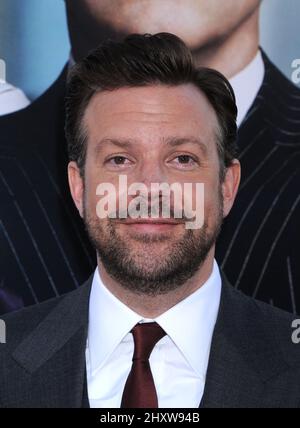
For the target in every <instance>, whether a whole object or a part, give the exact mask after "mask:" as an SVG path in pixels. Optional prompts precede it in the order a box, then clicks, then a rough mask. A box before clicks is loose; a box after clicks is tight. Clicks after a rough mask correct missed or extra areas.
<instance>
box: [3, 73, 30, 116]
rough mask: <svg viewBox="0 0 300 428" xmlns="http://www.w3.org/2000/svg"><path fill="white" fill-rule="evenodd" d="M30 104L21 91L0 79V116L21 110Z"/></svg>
mask: <svg viewBox="0 0 300 428" xmlns="http://www.w3.org/2000/svg"><path fill="white" fill-rule="evenodd" d="M29 104H30V101H29V99H28V98H27V97H26V95H25V94H24V92H23V91H21V89H19V88H15V87H14V86H12V85H10V84H9V83H7V82H5V81H4V80H1V79H0V116H2V115H4V114H9V113H13V112H14V111H17V110H21V109H22V108H25V107H27V106H28V105H29Z"/></svg>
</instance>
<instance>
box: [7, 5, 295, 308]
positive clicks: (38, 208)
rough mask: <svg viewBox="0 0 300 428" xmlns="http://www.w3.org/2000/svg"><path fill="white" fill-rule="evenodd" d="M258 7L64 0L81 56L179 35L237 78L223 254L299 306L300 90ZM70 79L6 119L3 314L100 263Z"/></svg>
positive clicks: (263, 291) (72, 282)
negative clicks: (85, 213)
mask: <svg viewBox="0 0 300 428" xmlns="http://www.w3.org/2000/svg"><path fill="white" fill-rule="evenodd" d="M259 4H260V1H259V0H239V2H237V1H236V0H229V1H226V2H222V6H220V1H219V0H210V1H209V2H208V1H204V0H189V1H186V0H182V1H176V2H174V1H173V0H164V1H163V2H161V1H160V0H151V1H149V0H146V1H141V0H138V1H137V0H135V1H128V0H122V1H119V0H118V1H113V0H101V1H100V0H98V1H95V0H81V1H76V2H74V1H69V0H67V1H66V6H67V15H68V25H69V31H70V39H71V44H72V56H73V59H72V61H73V60H75V61H78V60H79V59H80V58H82V57H83V56H85V55H86V54H87V52H88V51H89V50H90V49H92V48H93V47H95V46H96V45H97V44H98V43H99V42H101V41H102V40H104V39H106V38H107V37H110V38H113V39H117V40H119V39H121V38H122V37H123V36H124V35H125V34H128V33H132V32H140V33H145V32H150V33H153V32H157V31H170V32H172V33H175V34H178V35H179V36H181V37H182V39H183V40H184V41H185V42H186V43H187V44H188V46H189V47H190V48H191V49H192V52H193V55H194V58H195V60H196V62H197V64H198V65H205V66H209V67H213V68H216V69H218V70H219V71H221V72H222V73H223V74H225V75H226V76H227V77H228V78H230V81H231V83H232V86H233V88H234V90H235V94H236V99H237V105H238V111H239V114H238V125H239V134H238V147H239V151H240V158H241V161H242V164H243V175H242V182H241V186H240V190H239V194H238V197H237V201H236V204H235V205H234V207H233V211H232V215H231V216H230V217H229V218H228V219H226V221H225V223H224V225H223V228H222V232H221V235H220V237H219V240H218V248H217V259H218V261H219V263H220V264H221V266H222V268H223V269H224V271H225V273H226V274H227V276H228V278H229V279H230V281H231V282H232V284H233V285H235V286H236V287H237V288H241V289H242V290H243V291H245V292H246V293H247V294H249V295H253V296H256V297H257V298H259V299H261V300H265V301H267V302H269V303H272V304H274V305H276V306H279V307H281V308H284V309H287V310H289V311H291V312H299V306H300V292H299V289H298V287H297V286H296V285H297V284H298V283H299V282H300V272H299V266H300V263H299V262H298V257H299V256H298V235H297V231H298V230H299V218H300V213H299V190H298V189H299V165H300V162H299V160H300V159H299V156H300V152H299V140H300V138H299V135H300V128H299V120H298V111H299V109H300V101H299V99H300V96H299V90H298V89H297V88H296V87H293V86H292V84H290V83H289V82H288V80H287V79H286V78H285V77H283V75H282V74H281V73H279V71H278V70H277V69H276V68H275V67H274V65H273V64H271V62H270V61H269V60H268V58H267V57H266V55H265V54H264V53H262V52H261V51H260V50H259V46H258V43H259V42H258V41H259V35H258V15H259ZM72 61H71V62H72ZM66 76H67V67H66V68H65V69H64V71H63V72H62V74H61V76H60V77H59V79H58V80H57V82H56V83H55V84H54V85H53V86H52V87H51V88H50V89H49V91H47V92H46V93H45V94H44V95H43V96H42V97H41V98H40V99H39V100H37V101H36V102H34V103H33V104H32V106H30V107H29V108H28V109H26V110H24V111H23V112H21V113H17V114H15V115H10V116H7V117H6V118H3V119H0V132H1V143H0V150H1V155H0V171H1V172H2V175H3V177H5V178H1V181H0V183H1V184H0V186H1V188H0V189H1V195H2V200H1V202H2V203H1V206H0V219H1V223H0V225H1V235H0V236H1V237H0V245H1V249H2V254H3V256H1V261H0V284H2V287H1V288H0V300H1V305H2V306H1V305H0V312H1V311H2V312H5V311H9V310H12V309H15V308H16V307H19V306H20V305H22V304H24V305H29V304H32V303H35V302H39V301H42V300H45V299H46V298H49V297H51V296H55V295H59V294H61V293H63V292H65V291H68V290H70V289H72V288H75V287H76V286H77V285H78V284H80V283H81V282H82V281H83V280H85V279H86V278H87V277H88V275H89V274H90V273H91V271H92V269H93V267H94V259H93V257H92V253H91V251H90V248H89V244H88V242H87V238H86V237H85V235H84V233H83V231H82V225H81V223H80V221H79V218H78V217H76V216H75V211H74V207H73V204H72V201H71V198H69V196H68V190H67V177H66V173H65V171H66V165H67V154H66V142H65V139H64V134H63V123H64V111H63V98H64V93H65V81H66ZM20 165H21V166H22V169H21V167H20ZM1 177H2V176H1ZM25 177H26V178H25ZM45 212H46V213H47V216H46V215H45ZM24 248H26V251H24ZM275 282H276V286H274V284H275ZM21 299H22V300H21Z"/></svg>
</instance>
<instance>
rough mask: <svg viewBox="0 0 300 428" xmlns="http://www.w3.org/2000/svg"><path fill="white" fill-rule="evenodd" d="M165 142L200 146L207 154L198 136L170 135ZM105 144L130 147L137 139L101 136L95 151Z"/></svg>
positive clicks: (175, 144)
mask: <svg viewBox="0 0 300 428" xmlns="http://www.w3.org/2000/svg"><path fill="white" fill-rule="evenodd" d="M164 142H165V144H167V145H169V146H171V147H177V146H180V145H182V144H188V143H189V144H194V145H196V146H198V147H199V148H200V150H201V151H202V152H203V154H204V155H205V156H206V155H207V151H208V148H207V145H206V144H205V143H204V142H203V141H201V139H199V138H195V137H170V138H165V139H164ZM105 144H113V145H114V146H117V147H120V148H122V149H130V148H131V147H133V146H135V145H137V144H138V140H135V139H116V138H103V139H102V140H100V141H99V142H98V143H97V144H96V147H95V152H96V154H98V153H99V152H101V149H102V148H103V146H104V145H105Z"/></svg>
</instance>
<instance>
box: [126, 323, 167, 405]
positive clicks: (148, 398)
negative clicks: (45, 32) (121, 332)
mask: <svg viewBox="0 0 300 428" xmlns="http://www.w3.org/2000/svg"><path fill="white" fill-rule="evenodd" d="M131 333H132V334H133V340H134V353H133V358H132V366H131V370H130V373H129V375H128V378H127V381H126V384H125V388H124V391H123V397H122V403H121V407H122V408H157V407H158V401H157V394H156V389H155V385H154V381H153V376H152V373H151V368H150V363H149V357H150V354H151V352H152V350H153V348H154V346H155V345H156V343H157V342H158V341H159V340H160V339H161V338H162V337H164V336H165V335H166V333H165V331H164V330H163V329H162V328H161V327H160V326H159V325H158V324H157V323H156V322H150V323H143V324H137V325H136V326H135V327H134V328H133V329H132V330H131Z"/></svg>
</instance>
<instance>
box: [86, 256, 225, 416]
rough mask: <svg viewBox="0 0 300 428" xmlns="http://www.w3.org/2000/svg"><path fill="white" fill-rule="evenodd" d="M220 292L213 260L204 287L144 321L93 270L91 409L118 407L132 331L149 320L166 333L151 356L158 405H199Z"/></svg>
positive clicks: (88, 353)
mask: <svg viewBox="0 0 300 428" xmlns="http://www.w3.org/2000/svg"><path fill="white" fill-rule="evenodd" d="M220 295H221V277H220V272H219V268H218V265H217V263H216V261H214V265H213V270H212V273H211V275H210V277H209V279H208V280H207V281H206V282H205V284H203V285H202V287H200V288H199V289H198V290H196V291H195V292H194V293H192V294H191V295H190V296H188V297H187V298H186V299H184V300H182V301H181V302H179V303H178V304H177V305H175V306H173V307H172V308H171V309H169V310H168V311H166V312H165V313H163V314H162V315H160V316H158V317H157V318H155V319H154V320H149V319H143V317H142V316H140V315H138V314H137V313H135V312H134V311H132V310H131V309H130V308H128V307H127V306H126V305H125V304H123V303H122V302H121V301H120V300H118V299H117V298H116V297H115V296H114V295H113V294H112V293H111V292H110V291H109V290H108V289H107V288H106V287H105V285H104V284H103V282H102V280H101V277H100V275H99V272H98V269H96V271H95V274H94V278H93V283H92V288H91V294H90V302H89V327H88V339H87V347H86V366H87V387H88V397H89V402H90V407H96V408H103V407H107V408H118V407H120V405H121V399H122V394H123V390H124V386H125V382H126V379H127V377H128V374H129V372H130V369H131V365H132V356H133V350H134V342H133V336H132V334H131V333H130V330H131V329H132V328H133V327H134V326H135V325H136V324H137V323H139V322H150V321H155V322H157V323H158V324H159V325H160V326H161V327H162V328H163V329H164V330H165V332H166V334H167V335H166V336H165V337H163V338H162V339H161V340H160V341H159V342H158V343H157V344H156V345H155V347H154V349H153V351H152V353H151V355H150V366H151V371H152V374H153V379H154V383H155V387H156V391H157V397H158V405H159V407H165V408H166V407H168V408H179V407H182V408H196V407H198V406H199V404H200V401H201V398H202V395H203V390H204V385H205V378H206V371H207V365H208V359H209V354H210V347H211V340H212V334H213V331H214V326H215V323H216V319H217V314H218V310H219V304H220Z"/></svg>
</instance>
